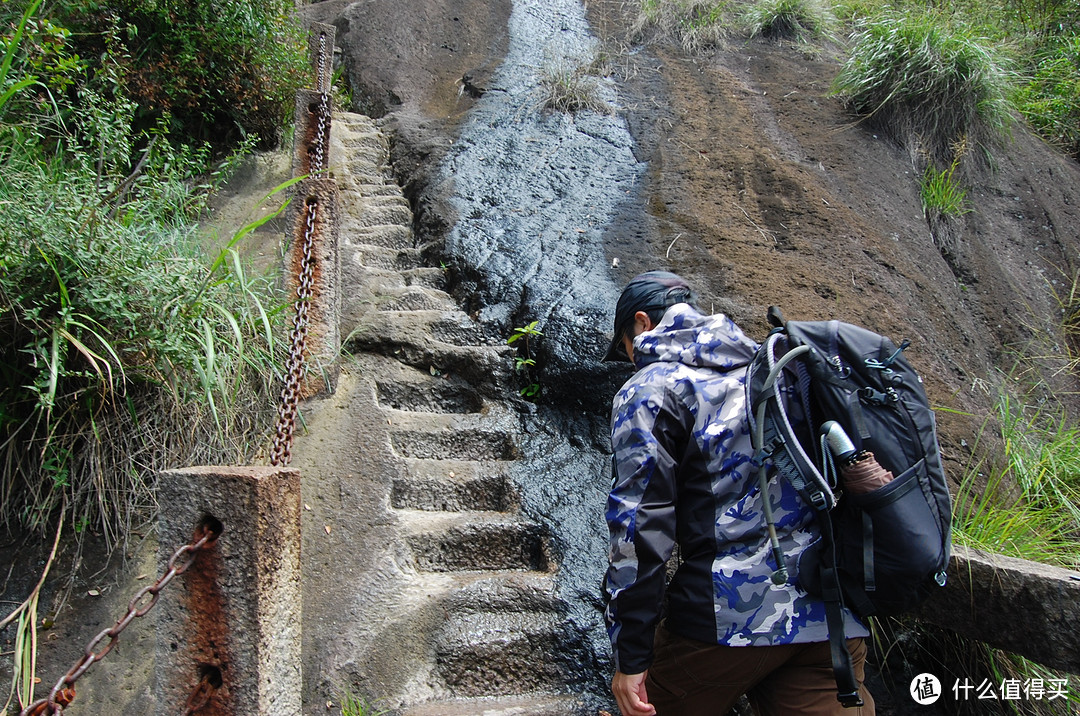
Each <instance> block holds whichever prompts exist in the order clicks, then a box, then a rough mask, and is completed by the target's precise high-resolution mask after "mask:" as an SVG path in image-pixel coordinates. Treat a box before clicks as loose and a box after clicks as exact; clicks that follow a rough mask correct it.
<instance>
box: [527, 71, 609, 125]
mask: <svg viewBox="0 0 1080 716" xmlns="http://www.w3.org/2000/svg"><path fill="white" fill-rule="evenodd" d="M539 79H540V103H541V106H543V107H544V108H545V109H550V110H554V111H556V112H567V113H571V114H572V113H574V112H584V111H589V112H596V113H598V114H611V112H612V107H611V105H610V104H609V103H608V102H607V101H606V100H605V99H604V98H603V93H602V85H601V82H602V81H603V80H602V78H601V77H599V76H598V75H597V74H596V71H595V68H594V63H591V62H590V63H576V62H574V61H573V60H570V59H565V58H564V59H561V60H556V61H552V62H550V63H548V64H546V65H544V67H543V68H541V70H540V78H539Z"/></svg>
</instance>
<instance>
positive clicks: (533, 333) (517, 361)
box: [506, 321, 544, 400]
mask: <svg viewBox="0 0 1080 716" xmlns="http://www.w3.org/2000/svg"><path fill="white" fill-rule="evenodd" d="M538 323H539V321H533V322H532V323H529V324H527V325H525V326H519V327H517V328H515V329H514V330H513V331H512V332H511V333H510V337H509V338H507V339H506V344H507V345H513V344H514V343H517V342H518V341H521V345H520V346H519V351H520V352H519V353H518V355H517V356H515V357H514V370H515V371H516V372H517V373H519V374H521V376H522V377H523V378H524V380H525V382H526V385H525V387H524V388H522V389H521V390H520V391H518V392H519V394H520V395H521V397H523V398H527V399H529V400H534V399H536V398H537V397H539V395H540V391H541V388H540V383H538V382H537V381H536V379H535V374H534V370H535V368H536V359H534V358H533V357H532V356H533V354H532V349H531V347H530V345H529V339H530V338H532V339H536V338H539V337H540V336H542V335H544V334H543V333H542V332H541V331H540V329H539V328H537V324H538Z"/></svg>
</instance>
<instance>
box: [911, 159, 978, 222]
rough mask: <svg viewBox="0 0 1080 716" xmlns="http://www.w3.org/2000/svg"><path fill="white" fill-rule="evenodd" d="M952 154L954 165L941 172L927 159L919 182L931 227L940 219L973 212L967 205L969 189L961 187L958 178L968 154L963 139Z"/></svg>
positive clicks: (920, 192)
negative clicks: (958, 170)
mask: <svg viewBox="0 0 1080 716" xmlns="http://www.w3.org/2000/svg"><path fill="white" fill-rule="evenodd" d="M952 152H953V158H952V163H951V164H949V166H948V167H947V168H946V169H942V170H940V171H939V170H938V169H935V168H934V163H933V161H932V160H930V159H927V162H926V168H925V170H924V171H923V175H922V179H921V180H920V182H919V198H920V199H921V200H922V207H923V213H925V214H926V218H927V220H928V221H929V222H930V223H931V225H933V223H934V221H935V220H936V219H937V218H939V217H942V216H945V217H958V216H962V215H963V214H966V213H968V212H969V211H971V209H970V208H969V207H968V204H967V189H965V188H964V187H963V186H961V184H960V179H959V177H957V176H956V170H957V169H959V167H960V162H961V160H962V159H963V158H964V155H965V154H966V153H967V142H966V140H965V139H961V141H959V142H958V143H957V144H955V145H953V148H952Z"/></svg>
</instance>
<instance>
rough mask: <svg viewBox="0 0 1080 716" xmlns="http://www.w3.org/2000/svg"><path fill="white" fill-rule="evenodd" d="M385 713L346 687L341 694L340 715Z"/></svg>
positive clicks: (359, 715)
mask: <svg viewBox="0 0 1080 716" xmlns="http://www.w3.org/2000/svg"><path fill="white" fill-rule="evenodd" d="M385 713H387V711H385V710H383V709H377V708H376V707H375V706H374V705H373V704H372V703H371V702H369V701H368V700H367V699H365V698H364V697H363V696H357V695H356V694H354V693H352V692H351V691H349V690H348V689H345V690H344V691H343V692H342V694H341V716H382V715H383V714H385Z"/></svg>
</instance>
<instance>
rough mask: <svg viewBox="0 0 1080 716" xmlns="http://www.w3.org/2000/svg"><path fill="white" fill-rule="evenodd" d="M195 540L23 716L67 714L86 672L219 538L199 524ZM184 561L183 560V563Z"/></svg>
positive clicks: (178, 553)
mask: <svg viewBox="0 0 1080 716" xmlns="http://www.w3.org/2000/svg"><path fill="white" fill-rule="evenodd" d="M195 538H196V539H195V541H194V542H192V543H191V544H186V545H184V546H183V547H181V548H180V549H178V550H176V552H174V553H173V555H172V557H170V558H169V562H168V564H167V565H166V570H165V573H164V574H162V575H161V577H160V578H158V580H157V581H156V582H154V583H153V584H151V585H150V586H148V587H143V588H142V589H140V590H139V591H138V592H136V593H135V596H134V597H132V598H131V601H130V602H128V611H127V614H125V615H124V616H123V617H121V618H120V619H119V620H118V621H117V622H116V624H114V625H113V626H112V627H110V628H109V629H105V630H103V631H102V632H100V633H99V634H98V635H97V636H95V637H94V638H93V639H91V640H90V643H89V644H87V645H86V649H85V651H84V653H83V656H82V657H81V658H80V659H79V660H78V661H76V662H75V665H74V666H72V667H71V669H70V670H69V671H68V672H67V673H66V674H64V675H63V676H61V677H60V680H59V681H57V682H56V685H55V686H53V688H52V691H50V692H49V695H48V697H46V698H44V699H39V700H37V701H35V702H34V703H32V704H30V705H29V706H27V707H26V708H25V709H23V711H22V714H21V716H47V715H48V714H62V713H64V707H65V706H67V705H68V704H70V703H71V702H72V701H74V700H75V682H76V681H78V680H79V678H80V677H81V676H82V675H83V674H85V673H86V670H87V669H89V668H90V667H91V666H93V665H94V664H95V663H96V662H98V661H101V660H102V659H104V658H105V655H106V654H108V653H109V652H110V651H112V648H113V647H114V646H116V642H117V640H118V639H119V638H120V634H121V633H122V632H123V631H124V629H127V627H128V624H131V622H132V621H133V620H134V619H135V618H136V617H143V616H146V614H147V613H148V612H149V611H150V610H151V609H153V608H154V605H155V604H157V601H158V595H159V593H160V592H161V590H162V589H164V588H165V587H166V585H168V584H169V582H171V581H172V580H173V577H175V576H176V575H178V574H183V573H184V572H185V571H187V568H188V567H190V566H191V564H192V562H194V561H195V557H196V555H197V554H198V553H199V550H201V549H203V548H205V547H206V546H208V545H211V544H213V543H214V542H215V541H216V540H217V538H218V535H217V533H215V532H214V531H213V530H212V529H210V527H208V526H206V525H200V526H199V527H198V528H197V529H196V530H195ZM181 559H183V561H182V562H181ZM147 595H149V597H150V599H149V601H148V602H146V604H143V605H141V606H140V603H141V602H142V601H143V600H144V599H145V598H146V597H147ZM106 639H108V640H109V643H108V644H106V645H105V646H104V647H103V648H102V649H101V650H100V651H98V650H97V649H98V647H99V646H100V645H101V643H102V642H104V641H105V640H106Z"/></svg>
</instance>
